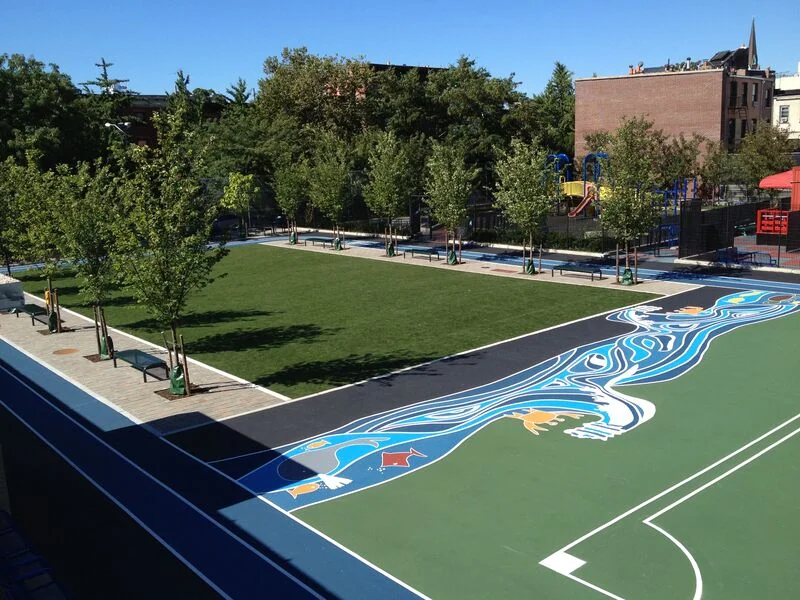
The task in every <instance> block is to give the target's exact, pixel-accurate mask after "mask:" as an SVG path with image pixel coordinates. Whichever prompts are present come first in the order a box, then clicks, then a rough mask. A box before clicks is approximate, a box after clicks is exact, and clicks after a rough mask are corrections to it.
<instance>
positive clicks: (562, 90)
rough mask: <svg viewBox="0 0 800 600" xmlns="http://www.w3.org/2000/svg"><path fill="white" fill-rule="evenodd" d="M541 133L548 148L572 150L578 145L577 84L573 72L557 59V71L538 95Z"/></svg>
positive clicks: (553, 150)
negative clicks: (576, 130) (576, 131)
mask: <svg viewBox="0 0 800 600" xmlns="http://www.w3.org/2000/svg"><path fill="white" fill-rule="evenodd" d="M535 102H536V105H537V109H538V110H537V113H538V122H539V136H540V139H541V144H542V146H543V147H544V148H546V149H547V150H549V151H550V152H553V153H556V154H558V153H560V152H563V153H565V154H571V153H572V151H573V150H574V148H575V84H574V83H573V81H572V72H571V71H570V70H569V69H567V67H566V66H565V65H563V64H562V63H560V62H556V64H555V67H554V68H553V74H552V75H551V76H550V80H549V81H548V82H547V85H546V86H545V88H544V91H543V92H542V93H541V94H540V95H538V96H536V98H535Z"/></svg>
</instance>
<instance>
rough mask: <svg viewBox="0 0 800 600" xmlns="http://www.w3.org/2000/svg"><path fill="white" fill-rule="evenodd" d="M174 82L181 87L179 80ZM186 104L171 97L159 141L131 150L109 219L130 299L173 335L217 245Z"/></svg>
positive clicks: (217, 255)
mask: <svg viewBox="0 0 800 600" xmlns="http://www.w3.org/2000/svg"><path fill="white" fill-rule="evenodd" d="M179 85H180V84H179ZM193 118H194V115H193V113H192V106H191V103H190V99H189V98H187V97H186V95H184V94H180V95H177V96H176V97H174V101H173V102H172V103H171V107H170V109H169V110H168V111H166V112H163V113H158V114H156V115H155V117H154V124H155V126H156V130H157V132H158V139H159V145H158V146H156V147H154V148H147V147H134V148H131V149H130V161H131V163H132V165H133V167H132V169H131V170H130V171H128V172H127V173H126V176H125V177H124V179H123V180H122V182H121V187H120V199H121V205H122V214H121V215H120V218H118V219H117V220H116V221H115V235H116V237H117V252H118V254H119V260H118V263H117V264H118V266H119V268H120V272H121V274H122V276H123V279H124V281H125V283H127V284H128V285H129V286H130V288H131V290H132V291H133V293H134V296H135V297H136V299H137V300H138V301H139V302H140V303H141V304H143V305H144V306H145V307H146V308H147V310H148V311H149V312H150V314H152V315H153V317H155V319H156V320H157V321H158V322H159V323H161V324H162V325H168V326H170V327H172V329H173V332H174V330H175V327H176V325H177V323H178V321H179V319H180V318H181V316H182V314H183V312H184V310H185V308H186V303H187V300H188V297H189V294H190V293H191V292H192V291H193V290H196V289H200V288H202V287H204V286H205V285H207V284H208V283H209V282H210V281H211V276H210V273H211V268H212V267H213V266H214V265H215V264H216V263H217V262H218V261H219V260H220V259H221V258H222V257H223V256H224V254H225V253H226V249H225V248H224V246H218V247H215V248H209V247H208V244H209V240H210V238H211V231H212V223H213V220H214V218H215V216H216V210H215V205H214V203H213V202H212V200H211V198H209V196H208V194H207V193H206V190H205V189H204V187H203V185H202V184H201V175H202V174H203V172H204V152H203V148H200V149H198V146H197V144H196V143H195V137H196V132H195V131H194V130H193V128H192V120H193Z"/></svg>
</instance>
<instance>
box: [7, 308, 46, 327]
mask: <svg viewBox="0 0 800 600" xmlns="http://www.w3.org/2000/svg"><path fill="white" fill-rule="evenodd" d="M10 312H13V313H15V314H16V315H17V318H18V319H19V314H20V313H25V314H26V315H30V317H31V325H36V320H37V317H44V318H43V319H38V320H39V322H40V323H43V324H44V325H47V309H46V308H44V307H43V306H39V305H38V304H23V305H22V306H17V307H16V308H12V309H11V311H10Z"/></svg>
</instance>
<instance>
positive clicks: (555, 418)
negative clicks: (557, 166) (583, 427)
mask: <svg viewBox="0 0 800 600" xmlns="http://www.w3.org/2000/svg"><path fill="white" fill-rule="evenodd" d="M562 415H563V416H565V417H570V418H572V419H580V418H581V415H580V414H575V413H561V412H559V413H552V412H545V411H542V410H536V409H535V408H531V409H529V410H528V412H527V413H516V412H515V413H511V414H510V415H506V416H507V417H509V418H511V419H519V420H520V421H522V424H523V425H525V429H527V430H528V431H530V432H531V433H532V434H533V435H539V432H540V431H547V428H546V427H542V425H558V424H559V423H563V422H564V419H562V418H561V417H562Z"/></svg>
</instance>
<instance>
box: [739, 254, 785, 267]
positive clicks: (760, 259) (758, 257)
mask: <svg viewBox="0 0 800 600" xmlns="http://www.w3.org/2000/svg"><path fill="white" fill-rule="evenodd" d="M742 263H747V264H751V265H753V266H756V267H772V266H774V265H775V264H777V261H776V260H775V259H774V258H772V255H771V254H770V253H769V252H753V253H752V256H750V257H748V258H746V259H744V260H742Z"/></svg>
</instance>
